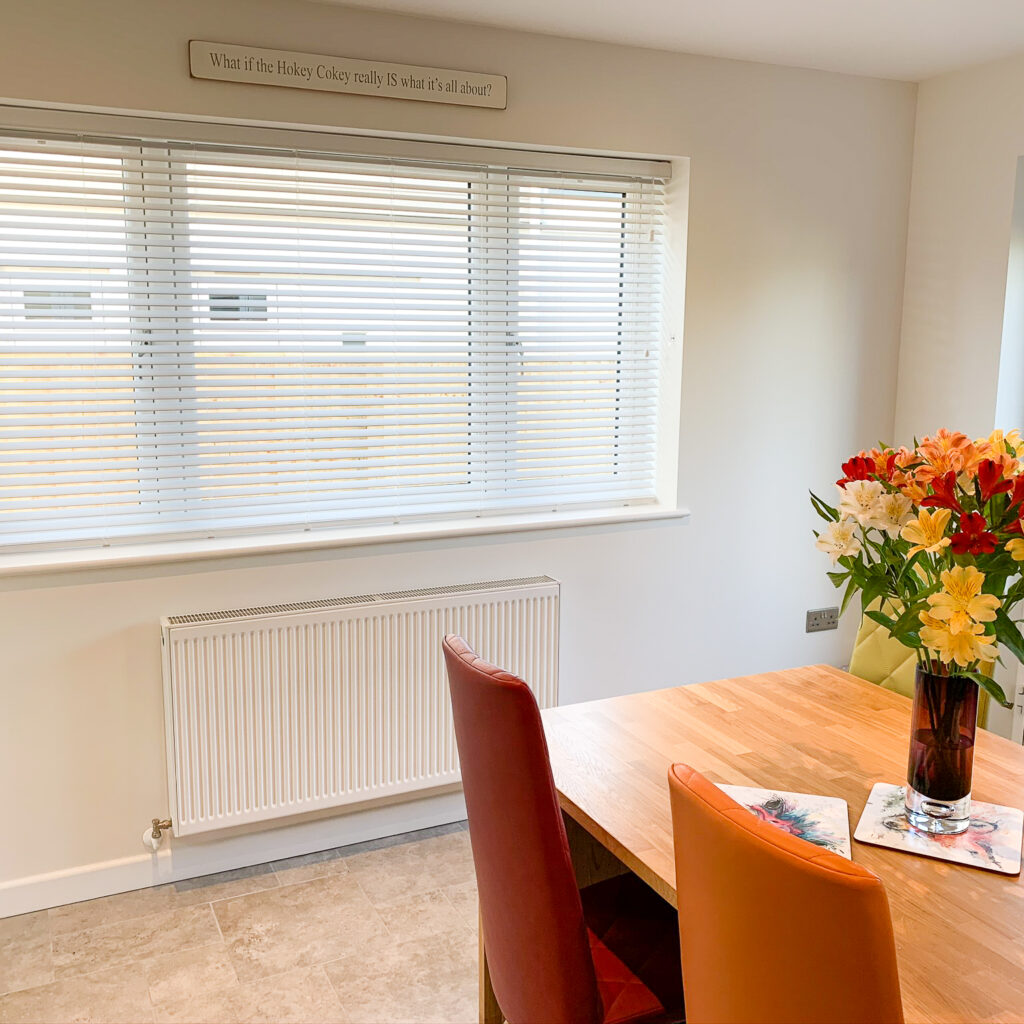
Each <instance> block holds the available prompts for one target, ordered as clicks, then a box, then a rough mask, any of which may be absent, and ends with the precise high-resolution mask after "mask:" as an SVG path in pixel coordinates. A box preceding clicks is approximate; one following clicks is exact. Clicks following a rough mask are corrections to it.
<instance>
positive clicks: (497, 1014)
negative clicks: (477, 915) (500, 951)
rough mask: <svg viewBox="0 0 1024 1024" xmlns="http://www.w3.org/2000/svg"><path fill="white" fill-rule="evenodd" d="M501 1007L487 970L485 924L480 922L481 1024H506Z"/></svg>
mask: <svg viewBox="0 0 1024 1024" xmlns="http://www.w3.org/2000/svg"><path fill="white" fill-rule="evenodd" d="M504 1021H505V1018H504V1017H503V1016H502V1013H501V1007H500V1006H498V1000H497V998H496V997H495V995H494V989H493V988H491V972H490V971H489V970H488V969H487V951H486V950H485V949H484V922H483V919H481V920H480V1024H504Z"/></svg>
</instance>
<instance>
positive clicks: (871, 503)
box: [839, 480, 885, 526]
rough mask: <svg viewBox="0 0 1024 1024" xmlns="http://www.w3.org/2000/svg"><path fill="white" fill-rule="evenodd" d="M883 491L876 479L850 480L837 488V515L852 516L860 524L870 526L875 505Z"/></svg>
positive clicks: (842, 517)
mask: <svg viewBox="0 0 1024 1024" xmlns="http://www.w3.org/2000/svg"><path fill="white" fill-rule="evenodd" d="M884 491H885V488H884V487H883V486H882V485H881V484H880V483H879V482H878V481H877V480H851V481H850V482H849V483H848V484H846V486H845V487H840V488H839V517H840V518H841V519H845V518H847V517H848V516H852V517H853V518H854V519H856V520H857V522H858V523H860V525H861V526H870V525H871V520H872V519H874V517H875V506H876V505H877V504H878V499H879V498H880V497H881V496H882V494H883V492H884Z"/></svg>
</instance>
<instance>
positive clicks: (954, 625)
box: [922, 565, 1000, 664]
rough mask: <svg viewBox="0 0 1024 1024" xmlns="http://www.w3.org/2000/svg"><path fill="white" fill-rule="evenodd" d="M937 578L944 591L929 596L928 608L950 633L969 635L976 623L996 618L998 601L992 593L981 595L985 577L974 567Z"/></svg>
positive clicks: (966, 566)
mask: <svg viewBox="0 0 1024 1024" xmlns="http://www.w3.org/2000/svg"><path fill="white" fill-rule="evenodd" d="M939 579H941V580H942V586H943V589H942V590H941V591H939V593H937V594H931V595H930V596H929V597H928V604H929V605H931V614H932V616H934V618H936V619H940V620H942V621H943V622H945V623H946V624H947V628H948V629H949V631H950V633H952V634H954V635H955V634H957V633H964V632H970V631H971V630H972V629H973V627H974V625H975V623H978V622H991V621H992V620H993V619H994V618H995V617H996V609H997V608H998V607H999V603H1000V602H999V598H998V597H996V596H995V594H983V593H982V592H981V585H982V584H983V583H984V582H985V574H984V573H983V572H978V570H977V569H975V568H974V566H973V565H957V566H954V567H953V568H952V569H947V570H946V571H945V572H944V573H943V574H942V575H941V576H940V577H939ZM922 614H927V613H926V612H923V613H922ZM958 664H959V662H958Z"/></svg>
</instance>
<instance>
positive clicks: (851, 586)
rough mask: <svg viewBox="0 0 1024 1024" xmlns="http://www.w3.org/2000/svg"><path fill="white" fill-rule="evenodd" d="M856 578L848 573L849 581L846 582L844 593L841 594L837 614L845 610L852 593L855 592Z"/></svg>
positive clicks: (856, 587)
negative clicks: (841, 597) (841, 598)
mask: <svg viewBox="0 0 1024 1024" xmlns="http://www.w3.org/2000/svg"><path fill="white" fill-rule="evenodd" d="M857 590H858V586H857V579H856V577H855V576H853V574H851V575H850V582H849V583H847V584H846V593H844V594H843V600H842V603H841V604H840V606H839V614H840V615H842V614H843V612H845V611H846V608H847V606H848V605H849V603H850V600H851V599H852V597H853V595H854V594H856V593H857Z"/></svg>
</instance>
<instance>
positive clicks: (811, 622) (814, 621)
mask: <svg viewBox="0 0 1024 1024" xmlns="http://www.w3.org/2000/svg"><path fill="white" fill-rule="evenodd" d="M838 627H839V606H838V605H836V606H834V607H832V608H812V609H811V610H810V611H809V612H808V613H807V627H806V628H805V630H804V632H805V633H820V632H821V631H822V630H823V629H837V628H838Z"/></svg>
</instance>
